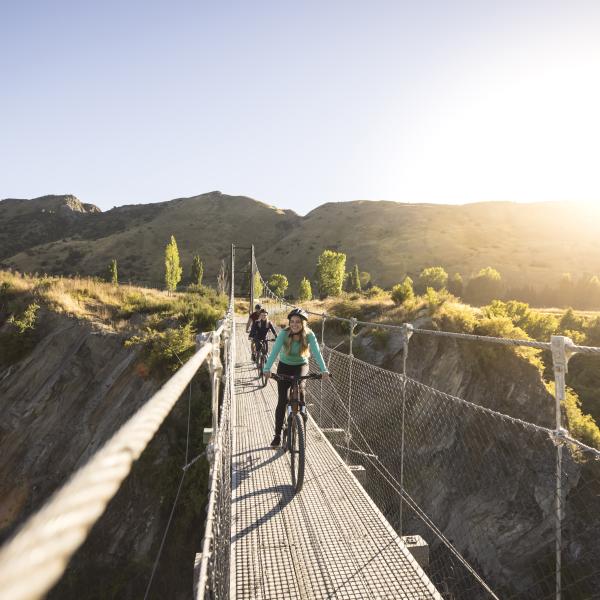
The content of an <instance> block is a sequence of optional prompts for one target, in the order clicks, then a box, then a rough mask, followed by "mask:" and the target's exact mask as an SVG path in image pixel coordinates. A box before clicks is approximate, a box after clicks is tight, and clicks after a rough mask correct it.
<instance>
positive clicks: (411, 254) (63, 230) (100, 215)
mask: <svg viewBox="0 0 600 600" xmlns="http://www.w3.org/2000/svg"><path fill="white" fill-rule="evenodd" d="M599 222H600V211H599V210H598V209H595V208H594V207H591V206H589V205H583V204H581V205H580V204H573V203H558V202H557V203H550V202H546V203H533V204H517V203H511V202H486V203H476V204H466V205H442V204H403V203H397V202H391V201H362V200H359V201H351V202H343V203H326V204H324V205H322V206H320V207H318V208H316V209H315V210H313V211H311V212H310V213H308V214H307V215H306V216H304V217H302V216H299V215H297V214H296V213H294V212H293V211H290V210H281V209H277V208H275V207H272V206H269V205H267V204H264V203H262V202H259V201H256V200H253V199H251V198H247V197H244V196H228V195H226V194H222V193H220V192H210V193H207V194H202V195H199V196H194V197H191V198H179V199H175V200H171V201H167V202H160V203H156V204H140V205H131V206H121V207H117V208H113V209H111V210H109V211H106V212H101V211H100V210H99V209H98V208H97V207H94V206H93V205H89V204H84V203H82V202H80V201H79V200H78V199H77V198H75V197H74V196H45V197H42V198H36V199H33V200H14V199H7V200H2V201H0V262H1V266H3V267H11V268H15V269H18V270H20V271H26V272H39V273H43V272H47V273H80V274H89V275H104V274H105V273H106V267H107V265H108V263H109V262H110V260H111V259H112V258H116V259H117V261H118V265H119V276H120V278H121V280H123V281H126V280H128V279H130V280H132V281H135V282H140V283H145V284H148V285H157V286H160V285H162V280H163V269H164V266H163V265H164V258H163V257H164V247H165V245H166V243H167V242H168V240H169V238H170V236H171V235H174V236H175V237H176V239H177V243H178V246H179V251H180V256H181V260H182V264H183V267H184V277H186V276H187V275H188V272H189V266H190V264H191V259H192V256H193V255H194V254H196V253H198V254H200V256H201V258H202V260H203V261H204V264H205V274H206V278H207V281H210V280H214V278H215V277H216V273H217V271H218V269H219V266H220V261H221V259H223V258H225V257H227V256H228V254H229V249H230V244H231V243H232V242H233V243H235V244H237V245H239V246H248V245H250V244H251V243H254V245H255V249H256V256H257V260H258V264H259V265H260V268H261V271H262V273H263V275H265V276H268V275H269V274H271V273H273V272H278V273H284V274H285V275H287V276H288V278H289V280H290V285H291V288H290V291H291V292H292V293H293V292H294V291H295V289H296V286H297V284H298V282H299V280H300V279H301V278H302V277H304V276H307V277H309V278H312V277H313V275H314V271H315V266H316V261H317V257H318V255H319V254H320V253H321V251H322V250H324V249H326V248H330V249H334V250H339V251H342V252H344V253H346V254H347V257H348V261H347V268H348V270H349V269H351V268H352V266H353V265H354V264H355V263H357V264H358V265H359V267H360V269H361V270H363V271H368V272H369V273H371V275H372V279H373V281H374V282H375V283H377V284H378V285H381V286H383V287H389V286H391V285H393V284H395V283H397V282H398V281H400V280H401V279H402V278H403V277H404V276H405V275H406V274H409V275H411V276H412V277H413V278H414V277H415V276H416V275H418V273H419V272H420V271H421V269H423V268H424V267H427V266H434V265H441V266H443V267H444V268H445V269H446V270H447V271H448V273H450V274H452V273H454V272H460V273H461V274H462V275H463V277H464V278H469V277H470V276H472V275H473V274H475V273H477V272H478V271H479V270H480V269H481V268H483V267H486V266H492V267H494V268H496V269H497V270H498V271H499V272H500V273H501V274H502V277H503V280H504V281H505V283H506V284H507V285H510V286H513V287H516V286H525V285H531V286H533V287H541V286H544V285H546V284H549V285H555V284H556V282H557V281H558V279H559V278H560V276H561V275H562V274H563V273H565V272H570V273H571V274H572V275H574V276H577V275H580V274H583V273H592V274H593V273H596V274H600V240H599V238H600V236H599V235H598V234H599V232H600V227H598V223H599Z"/></svg>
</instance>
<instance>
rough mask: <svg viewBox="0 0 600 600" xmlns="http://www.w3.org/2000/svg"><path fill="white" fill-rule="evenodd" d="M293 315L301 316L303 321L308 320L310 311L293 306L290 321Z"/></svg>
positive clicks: (289, 316)
mask: <svg viewBox="0 0 600 600" xmlns="http://www.w3.org/2000/svg"><path fill="white" fill-rule="evenodd" d="M292 317H300V318H301V319H302V320H303V321H308V313H307V312H306V311H305V310H304V309H303V308H293V309H292V310H291V311H290V314H289V315H288V321H289V320H290V319H291V318H292Z"/></svg>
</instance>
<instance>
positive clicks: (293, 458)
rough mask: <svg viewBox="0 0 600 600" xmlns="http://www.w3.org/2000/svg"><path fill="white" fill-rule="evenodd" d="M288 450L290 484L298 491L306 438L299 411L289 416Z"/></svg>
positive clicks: (302, 478)
mask: <svg viewBox="0 0 600 600" xmlns="http://www.w3.org/2000/svg"><path fill="white" fill-rule="evenodd" d="M288 450H289V451H290V468H291V472H292V485H293V486H294V489H295V490H296V493H298V492H299V491H300V490H301V489H302V484H303V483H304V461H305V454H306V439H305V435H304V420H303V419H302V417H301V416H300V414H299V413H296V414H293V415H291V416H290V423H289V426H288Z"/></svg>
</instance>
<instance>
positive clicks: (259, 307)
mask: <svg viewBox="0 0 600 600" xmlns="http://www.w3.org/2000/svg"><path fill="white" fill-rule="evenodd" d="M261 308H262V306H261V305H260V304H257V305H256V306H255V307H254V310H260V309H261Z"/></svg>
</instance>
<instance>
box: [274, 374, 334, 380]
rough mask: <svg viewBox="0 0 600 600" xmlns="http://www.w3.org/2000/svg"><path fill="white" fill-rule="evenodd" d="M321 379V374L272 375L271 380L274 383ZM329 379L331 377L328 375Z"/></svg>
mask: <svg viewBox="0 0 600 600" xmlns="http://www.w3.org/2000/svg"><path fill="white" fill-rule="evenodd" d="M322 377H323V373H309V374H308V375H298V376H294V375H282V374H280V373H273V374H272V375H271V378H272V379H274V380H275V381H292V382H294V381H302V380H303V379H321V378H322ZM330 377H331V375H330Z"/></svg>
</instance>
